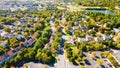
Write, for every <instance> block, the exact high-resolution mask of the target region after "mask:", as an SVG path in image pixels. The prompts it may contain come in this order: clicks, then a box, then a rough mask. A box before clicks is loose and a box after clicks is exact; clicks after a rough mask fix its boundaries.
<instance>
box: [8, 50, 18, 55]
mask: <svg viewBox="0 0 120 68" xmlns="http://www.w3.org/2000/svg"><path fill="white" fill-rule="evenodd" d="M15 52H16V51H15V50H10V51H9V52H8V53H7V54H8V55H9V56H12V55H13V54H14V53H15Z"/></svg>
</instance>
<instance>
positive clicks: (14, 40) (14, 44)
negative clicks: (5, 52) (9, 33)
mask: <svg viewBox="0 0 120 68" xmlns="http://www.w3.org/2000/svg"><path fill="white" fill-rule="evenodd" d="M18 46H19V41H18V39H17V38H11V39H10V47H11V48H16V47H18Z"/></svg>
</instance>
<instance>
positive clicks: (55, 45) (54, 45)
mask: <svg viewBox="0 0 120 68" xmlns="http://www.w3.org/2000/svg"><path fill="white" fill-rule="evenodd" d="M51 47H52V48H53V49H54V50H59V49H60V44H59V43H57V42H53V43H52V45H51Z"/></svg>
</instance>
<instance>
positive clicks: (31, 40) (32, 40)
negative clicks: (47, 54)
mask: <svg viewBox="0 0 120 68" xmlns="http://www.w3.org/2000/svg"><path fill="white" fill-rule="evenodd" d="M34 41H35V39H34V38H31V39H29V40H28V41H27V42H28V43H29V44H31V43H33V42H34Z"/></svg>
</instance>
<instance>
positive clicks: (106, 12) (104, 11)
mask: <svg viewBox="0 0 120 68" xmlns="http://www.w3.org/2000/svg"><path fill="white" fill-rule="evenodd" d="M87 11H90V12H100V13H104V14H113V15H114V14H116V13H115V12H112V11H109V10H87Z"/></svg>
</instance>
